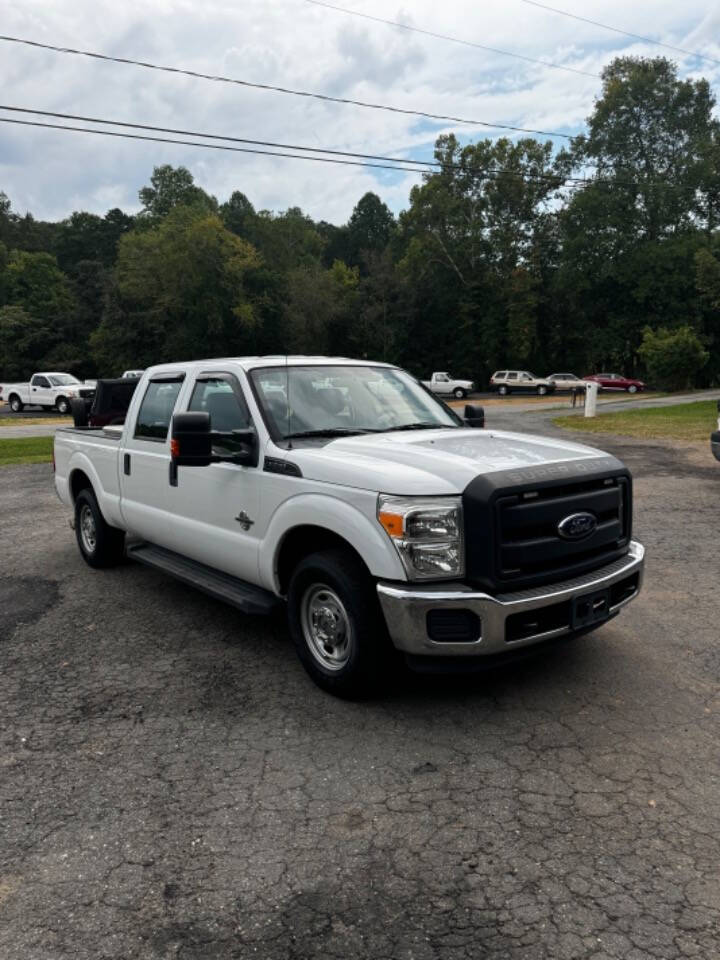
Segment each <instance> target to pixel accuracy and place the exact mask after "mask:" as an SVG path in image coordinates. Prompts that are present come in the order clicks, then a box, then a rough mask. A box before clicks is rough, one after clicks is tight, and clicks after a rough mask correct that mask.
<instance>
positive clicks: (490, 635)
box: [377, 540, 645, 657]
mask: <svg viewBox="0 0 720 960" xmlns="http://www.w3.org/2000/svg"><path fill="white" fill-rule="evenodd" d="M644 558H645V548H644V547H643V546H642V544H640V543H638V542H637V541H635V540H633V541H632V542H631V543H630V549H629V551H628V553H627V554H626V555H625V556H624V557H621V558H620V559H619V560H615V561H614V562H613V563H611V564H608V565H607V566H606V567H602V568H601V569H600V570H594V571H593V572H592V573H588V574H585V575H584V576H582V577H577V578H576V579H574V580H567V581H565V582H563V583H556V584H548V585H547V586H544V587H537V588H534V589H532V590H523V591H520V592H518V593H507V594H499V595H498V596H495V597H493V596H490V594H487V593H478V592H477V591H475V590H473V589H472V588H471V587H468V586H465V585H464V584H459V585H457V586H455V585H453V587H452V588H451V589H450V588H448V586H442V585H434V584H433V585H428V584H426V585H422V584H402V585H399V584H394V583H382V582H381V583H378V585H377V592H378V596H379V598H380V605H381V607H382V611H383V614H384V615H385V622H386V624H387V628H388V632H389V634H390V638H391V640H392V642H393V643H394V645H395V646H396V647H397V649H398V650H402V651H403V652H405V653H409V654H414V655H416V656H417V655H420V656H431V657H432V656H434V657H437V656H440V657H443V656H444V657H449V656H452V657H458V656H468V657H478V656H489V655H492V654H499V653H508V652H510V651H511V650H514V649H517V648H521V647H527V646H530V645H531V644H534V643H541V642H542V641H543V640H549V639H551V638H554V637H561V636H563V635H565V634H570V633H573V632H574V631H575V628H574V627H573V626H572V624H571V623H570V620H569V619H568V622H567V623H566V624H565V625H563V626H555V627H553V628H552V629H541V630H540V631H539V632H537V633H529V634H528V635H525V636H523V637H522V639H516V640H512V641H508V640H507V639H506V637H507V633H508V631H507V620H508V618H509V617H511V616H513V615H514V614H526V613H532V611H535V610H537V611H540V610H542V608H544V607H551V606H553V605H556V604H557V605H562V604H565V603H568V602H570V601H572V600H574V599H575V598H576V597H582V596H584V595H586V594H592V593H593V592H595V591H602V590H604V589H607V588H610V587H613V586H614V585H615V584H621V583H622V581H624V580H627V581H629V582H630V585H631V586H633V583H632V578H634V577H637V585H636V587H635V589H634V590H633V591H632V592H631V593H629V595H627V596H623V598H622V599H621V600H619V601H618V602H617V603H614V604H612V603H611V605H610V607H609V615H610V617H612V616H614V615H615V614H616V613H617V612H618V611H619V610H620V609H621V608H622V607H624V606H625V605H626V604H628V603H630V601H631V600H634V599H635V597H636V596H637V595H638V593H639V592H640V588H641V586H642V579H643V566H644ZM433 610H456V611H459V610H463V611H465V610H467V611H470V612H471V613H474V614H475V615H476V616H477V617H478V619H479V620H480V635H479V636H478V637H477V639H475V640H472V641H469V642H463V643H457V642H445V641H442V642H441V641H437V640H433V639H432V638H431V637H430V636H429V635H428V626H427V615H428V613H430V612H431V611H433ZM541 619H542V618H541V617H539V618H538V620H539V621H540V620H541ZM601 625H602V623H596V624H593V625H592V626H591V627H589V628H584V629H593V628H594V627H595V626H601Z"/></svg>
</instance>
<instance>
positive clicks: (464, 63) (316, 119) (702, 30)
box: [0, 0, 720, 222]
mask: <svg viewBox="0 0 720 960" xmlns="http://www.w3.org/2000/svg"><path fill="white" fill-rule="evenodd" d="M345 2H346V3H348V4H352V5H353V7H354V8H355V9H358V10H362V11H363V12H366V13H371V14H375V15H378V16H382V17H386V18H390V19H399V20H402V21H403V22H406V23H412V24H414V25H416V26H419V27H422V28H424V29H428V30H432V31H436V32H440V33H446V34H451V35H453V36H457V37H461V38H464V39H468V40H474V41H477V42H478V43H482V44H485V45H487V46H492V47H497V48H502V49H506V50H510V51H514V52H517V53H519V54H523V55H525V56H530V57H538V58H542V59H546V60H553V61H555V62H558V63H565V64H568V65H572V66H574V67H576V68H578V69H581V70H585V71H588V72H590V73H597V72H599V71H600V70H601V69H602V67H603V65H604V64H606V63H607V62H609V60H611V59H612V57H613V56H616V55H617V54H619V53H629V52H631V53H635V54H644V55H658V54H661V53H662V52H663V51H662V49H661V48H659V47H655V46H652V45H649V44H643V43H641V42H637V41H632V40H630V39H629V38H623V37H621V36H618V35H616V34H612V33H609V32H607V31H604V30H601V29H599V28H597V27H593V26H591V25H589V24H582V23H578V22H577V21H573V20H570V19H568V18H565V17H560V16H557V15H554V14H551V13H549V12H547V11H543V10H539V9H536V8H533V7H530V6H528V5H526V4H523V3H520V2H519V0H506V2H505V3H503V4H493V5H489V4H477V3H476V2H475V0H453V3H452V4H437V3H433V2H431V0H415V2H414V3H413V4H412V7H411V8H410V7H409V6H408V7H398V8H389V7H387V6H386V5H384V4H383V3H381V0H363V2H362V3H360V2H358V0H345ZM567 6H568V9H571V8H572V6H571V5H567ZM581 12H582V15H584V16H587V17H591V18H594V19H598V20H602V21H604V22H607V23H610V24H613V25H615V26H618V27H621V28H623V29H626V30H629V31H632V32H636V33H639V34H647V33H648V32H649V31H652V35H653V36H655V37H657V38H658V39H661V40H665V41H667V42H669V43H677V44H679V45H680V46H687V45H690V46H691V48H693V49H694V48H700V49H702V51H703V52H706V53H707V54H708V55H710V56H720V49H719V46H718V42H717V37H718V31H717V23H718V17H717V15H716V14H709V13H708V12H707V9H706V6H705V5H704V4H703V3H701V2H699V0H688V2H686V3H685V4H684V5H683V6H682V8H678V7H677V6H676V5H674V4H670V3H665V4H663V5H662V6H661V7H660V8H658V5H657V3H656V2H654V0H638V2H636V3H634V4H632V5H629V4H627V3H620V2H619V0H603V2H602V3H601V2H599V0H591V2H586V3H584V4H583V5H582V11H581ZM3 32H5V33H7V34H10V35H15V36H20V37H28V38H30V39H35V40H39V41H43V42H47V43H55V44H60V45H67V46H74V47H80V48H86V49H90V50H98V51H102V52H106V53H110V54H113V55H117V56H129V57H133V58H135V59H146V60H151V61H154V62H157V63H161V64H167V65H178V66H183V67H187V68H189V69H194V70H198V71H201V72H204V73H213V74H214V73H220V74H224V75H229V76H234V77H238V78H241V79H247V80H251V81H254V82H260V83H270V84H278V85H282V86H287V87H294V88H298V89H302V90H307V91H314V92H324V93H329V94H332V95H334V96H339V97H347V98H352V99H362V100H370V101H373V102H378V103H387V104H393V105H396V106H401V107H407V108H410V109H419V110H426V111H428V112H432V113H439V114H451V115H454V116H461V117H467V118H477V119H482V120H497V121H504V122H507V123H511V124H516V125H520V126H530V127H534V128H539V129H545V130H561V131H566V132H570V133H575V132H577V131H578V130H579V129H580V128H581V127H582V123H583V120H584V118H585V117H587V115H588V114H589V113H590V111H591V109H592V103H593V98H594V97H595V96H597V94H598V93H599V90H600V83H599V81H597V80H594V79H592V78H589V77H582V76H577V75H575V74H571V73H565V72H562V71H559V70H552V69H549V68H542V67H539V66H534V65H532V64H525V63H521V62H519V61H516V60H512V59H510V58H506V57H502V56H500V55H499V54H490V53H486V52H483V51H480V50H477V49H474V48H472V47H467V46H462V45H458V44H453V43H449V42H446V41H442V40H437V39H432V38H430V37H424V36H421V35H418V34H413V33H409V32H408V31H403V30H399V29H397V28H391V27H387V26H384V25H382V24H378V23H371V22H368V21H364V20H360V19H357V18H353V17H347V16H343V15H342V14H339V13H335V12H333V11H331V10H326V9H323V8H319V7H315V6H311V5H309V4H306V3H304V2H303V0H275V2H266V0H254V2H243V3H242V4H239V3H237V2H231V0H205V2H204V3H203V4H196V3H190V2H189V0H127V2H125V3H123V4H110V3H108V2H105V0H103V2H96V0H73V2H70V0H56V2H53V0H24V2H23V4H16V5H13V6H9V5H5V9H4V15H3ZM681 69H682V71H683V72H684V73H690V71H692V75H693V76H696V75H698V74H703V75H705V76H707V77H708V78H709V79H710V80H711V81H714V80H716V79H717V77H718V74H719V68H718V67H717V66H716V65H713V64H710V63H708V62H700V61H698V60H696V59H693V58H684V59H682V61H681ZM0 77H1V78H2V100H3V102H4V103H6V104H12V105H18V106H26V107H36V108H39V109H49V110H57V111H61V112H67V113H78V114H85V115H89V116H97V117H109V118H112V119H118V120H133V121H136V122H141V123H149V124H157V125H161V126H169V127H178V128H183V129H188V130H193V129H195V130H198V131H203V132H208V133H218V134H231V135H233V136H238V137H248V138H253V139H261V140H268V141H277V142H283V143H298V144H303V145H306V146H320V145H323V146H328V147H332V148H335V149H341V150H353V151H358V152H363V153H374V154H387V155H396V156H408V155H412V156H413V157H415V158H418V157H420V156H427V157H430V156H431V155H432V147H433V142H434V138H435V135H436V133H437V132H438V131H440V130H441V129H442V130H445V129H449V126H448V125H446V124H437V125H434V124H431V123H428V122H427V121H422V120H421V119H420V118H413V117H410V116H403V115H398V114H391V113H386V112H383V111H374V110H366V109H361V108H359V107H351V106H340V105H338V104H331V103H323V102H320V101H317V100H312V99H306V98H300V97H290V96H286V95H282V94H278V93H270V92H261V91H257V90H252V89H248V88H244V87H241V86H237V85H232V84H224V83H213V82H209V81H203V80H192V79H190V78H187V77H183V76H178V75H172V74H166V73H159V72H156V71H151V70H144V69H140V68H133V67H126V66H120V65H113V64H108V63H102V62H98V61H95V60H91V59H88V58H85V57H72V56H66V55H62V54H57V53H51V52H48V51H42V50H35V49H30V48H27V47H21V46H17V45H15V44H7V43H0ZM0 115H2V114H0ZM59 122H62V121H59ZM454 129H457V130H459V131H461V132H462V133H463V134H464V135H465V136H471V137H473V138H476V137H481V136H483V135H485V134H484V132H483V130H482V128H478V127H472V126H467V127H464V128H461V127H460V125H455V126H454ZM159 163H173V164H176V165H177V164H185V165H186V166H187V167H189V168H190V170H192V172H193V174H194V175H195V178H196V180H197V182H198V183H199V184H200V185H201V186H203V187H204V188H205V189H207V190H208V191H209V192H211V193H213V194H215V195H216V196H217V197H218V198H219V199H220V200H222V199H224V198H226V197H227V196H228V195H229V194H230V193H231V192H232V190H235V189H239V190H242V191H243V192H244V193H246V194H247V195H248V197H249V198H250V199H251V200H252V202H253V203H254V204H255V206H256V207H257V208H269V209H275V210H282V209H285V208H287V207H288V206H296V205H297V206H301V207H302V208H303V209H304V210H306V211H307V212H308V213H310V214H311V215H312V216H313V217H317V218H324V219H327V220H331V221H334V222H342V221H344V220H345V219H346V218H347V217H348V215H349V213H350V212H351V210H352V207H353V206H354V204H355V203H356V202H357V200H358V199H359V198H360V196H361V195H362V194H363V193H364V192H365V191H366V190H370V189H374V190H376V191H377V192H378V193H379V194H380V195H381V196H382V197H383V198H384V199H385V200H386V202H388V203H389V204H391V206H392V207H393V208H394V209H395V210H399V209H401V208H402V207H403V206H404V205H405V204H406V202H407V194H408V191H409V188H410V186H411V185H412V183H414V182H417V181H418V179H419V178H418V177H414V176H413V175H412V174H396V175H393V174H385V173H383V172H382V171H374V170H370V169H362V168H353V167H343V166H339V165H338V166H334V165H329V164H328V165H326V164H320V163H313V162H310V161H303V162H301V161H290V160H280V159H274V158H270V157H259V156H252V155H243V154H239V153H235V154H234V153H223V152H221V151H210V150H207V151H205V150H198V149H196V148H191V147H176V146H170V145H161V144H150V143H143V142H140V141H138V142H133V141H123V140H115V139H112V138H104V137H94V136H90V135H82V134H70V133H60V132H54V131H46V130H39V129H31V128H27V127H16V126H12V125H9V124H8V125H6V124H2V125H0V189H2V190H4V191H5V192H6V193H7V194H8V195H9V196H10V198H11V200H12V201H13V205H14V207H15V209H17V210H20V211H24V210H26V209H29V210H31V211H32V212H33V213H34V214H35V215H36V216H40V217H48V218H59V217H63V216H66V215H67V214H69V213H70V212H71V211H72V210H73V209H86V210H92V211H95V212H99V213H103V212H104V211H105V210H106V209H108V207H110V206H116V205H117V206H122V207H124V208H125V209H128V210H129V209H136V208H137V191H138V189H139V188H140V187H141V186H143V185H144V184H145V183H147V182H148V180H149V177H150V174H151V172H152V168H153V166H154V165H156V164H159Z"/></svg>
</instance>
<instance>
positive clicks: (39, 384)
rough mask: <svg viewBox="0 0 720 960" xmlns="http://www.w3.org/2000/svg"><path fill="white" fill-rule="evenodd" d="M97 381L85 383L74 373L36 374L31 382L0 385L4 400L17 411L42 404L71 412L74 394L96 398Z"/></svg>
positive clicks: (49, 408) (47, 408)
mask: <svg viewBox="0 0 720 960" xmlns="http://www.w3.org/2000/svg"><path fill="white" fill-rule="evenodd" d="M94 393H95V384H94V382H93V383H83V382H82V381H80V380H78V378H77V377H74V376H73V375H72V374H71V373H54V372H51V373H34V374H33V375H32V377H31V378H30V382H29V383H3V384H0V402H3V401H4V402H5V403H7V404H9V405H10V409H11V410H12V411H13V413H20V412H21V411H22V410H23V409H24V408H25V407H42V409H43V410H57V412H58V413H69V411H70V400H71V399H72V398H73V397H83V398H89V397H92V396H93V394H94Z"/></svg>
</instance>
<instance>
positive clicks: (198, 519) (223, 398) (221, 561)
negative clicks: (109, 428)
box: [168, 371, 265, 583]
mask: <svg viewBox="0 0 720 960" xmlns="http://www.w3.org/2000/svg"><path fill="white" fill-rule="evenodd" d="M181 406H182V408H183V409H186V410H188V411H200V412H206V413H209V414H210V427H211V430H212V433H213V454H214V455H215V456H217V457H232V456H233V454H236V453H238V452H239V451H240V450H241V449H242V448H241V445H240V444H239V443H238V441H237V440H236V439H235V438H234V437H233V434H232V431H233V430H246V429H247V428H248V427H253V426H254V425H253V423H252V418H251V416H250V412H249V410H248V406H247V403H246V401H245V396H244V394H243V391H242V387H241V385H240V383H239V382H238V380H237V378H236V377H235V375H234V374H232V373H229V372H227V371H219V372H214V371H212V372H208V373H200V374H198V376H197V378H196V380H195V383H194V384H193V385H192V389H190V388H188V390H187V392H186V394H184V398H183V403H182V404H181ZM255 453H256V454H258V456H256V458H255V459H256V463H257V462H258V461H259V462H262V455H260V451H259V450H258V447H257V444H256V446H255ZM262 478H263V473H262V467H258V466H246V465H240V464H237V463H232V462H229V461H225V462H222V461H221V462H219V463H213V464H211V465H210V466H209V467H179V468H178V478H177V479H178V485H177V487H174V488H172V489H171V490H170V492H169V494H168V504H169V507H170V510H171V511H172V512H173V513H174V514H175V517H176V518H177V524H178V529H179V528H182V529H183V531H184V533H183V538H182V549H180V548H177V549H180V552H182V553H184V554H185V555H187V556H191V557H193V559H195V560H199V561H201V562H202V563H206V564H208V565H209V566H212V567H215V568H217V569H219V570H222V571H224V572H225V573H230V574H232V575H233V576H236V577H239V578H240V579H241V580H248V581H250V582H253V583H256V582H257V577H258V548H259V542H260V540H261V539H262V537H263V535H264V533H265V524H264V523H263V521H262V518H261V516H260V493H261V486H262ZM175 517H173V518H171V520H170V522H171V524H174V523H175V522H176V521H175Z"/></svg>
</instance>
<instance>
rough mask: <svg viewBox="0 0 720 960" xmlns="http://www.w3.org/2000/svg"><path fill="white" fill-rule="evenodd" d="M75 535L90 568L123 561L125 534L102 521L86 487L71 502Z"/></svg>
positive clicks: (93, 498) (91, 495)
mask: <svg viewBox="0 0 720 960" xmlns="http://www.w3.org/2000/svg"><path fill="white" fill-rule="evenodd" d="M75 536H76V537H77V543H78V547H79V548H80V553H81V554H82V558H83V560H84V561H85V562H86V563H88V564H89V565H90V566H91V567H98V568H100V567H112V566H114V565H115V564H117V563H120V561H121V560H122V559H123V555H124V546H125V533H124V532H123V531H122V530H118V529H117V527H111V526H110V524H109V523H106V522H105V518H104V517H103V515H102V513H100V507H99V506H98V502H97V500H96V499H95V494H94V493H93V492H92V490H90V489H89V488H86V489H85V490H81V491H80V493H79V494H78V496H77V500H76V501H75Z"/></svg>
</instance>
